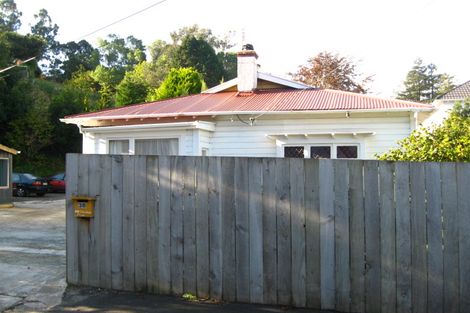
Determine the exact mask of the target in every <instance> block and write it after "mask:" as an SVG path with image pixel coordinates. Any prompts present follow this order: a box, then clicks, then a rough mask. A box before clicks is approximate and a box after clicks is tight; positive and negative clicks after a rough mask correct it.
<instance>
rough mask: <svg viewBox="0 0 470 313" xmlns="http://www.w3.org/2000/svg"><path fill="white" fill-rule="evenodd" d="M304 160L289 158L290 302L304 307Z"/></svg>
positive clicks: (305, 297)
mask: <svg viewBox="0 0 470 313" xmlns="http://www.w3.org/2000/svg"><path fill="white" fill-rule="evenodd" d="M304 171H305V170H304V162H303V161H302V160H301V159H291V160H290V182H291V185H290V203H291V205H290V210H291V237H292V248H291V249H292V261H291V262H292V282H291V284H292V304H293V305H294V306H296V307H304V306H305V304H306V302H307V296H306V292H305V275H306V274H305V227H304V225H305V206H304V205H305V203H304V197H305V196H304V192H305V188H304V184H305V177H304Z"/></svg>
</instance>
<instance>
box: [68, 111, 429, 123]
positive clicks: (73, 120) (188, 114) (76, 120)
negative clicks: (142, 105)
mask: <svg viewBox="0 0 470 313" xmlns="http://www.w3.org/2000/svg"><path fill="white" fill-rule="evenodd" d="M433 110H435V108H434V107H432V108H398V109H359V110H356V109H349V110H316V111H312V110H298V111H230V112H227V111H222V112H210V111H209V112H203V113H201V112H185V113H179V114H139V115H114V116H102V117H82V118H62V119H60V121H61V122H64V123H66V124H77V125H78V124H81V122H84V121H89V120H96V121H99V120H122V119H129V120H130V119H143V118H159V117H160V118H164V117H194V116H212V117H215V116H223V115H225V116H229V115H259V114H263V115H282V114H288V115H294V114H335V113H349V114H351V113H385V112H388V113H395V112H431V111H433ZM197 122H200V121H197ZM197 122H188V123H189V124H191V123H197ZM200 123H201V122H200ZM173 124H179V125H182V124H185V123H164V124H149V125H173ZM113 127H116V126H113ZM100 128H102V127H100Z"/></svg>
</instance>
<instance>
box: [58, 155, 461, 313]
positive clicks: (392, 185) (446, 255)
mask: <svg viewBox="0 0 470 313" xmlns="http://www.w3.org/2000/svg"><path fill="white" fill-rule="evenodd" d="M67 186H68V187H67V192H66V196H67V207H66V212H67V217H66V220H67V230H66V232H67V281H68V282H69V283H72V284H84V285H92V286H98V287H103V288H113V289H123V290H135V291H149V292H152V293H162V294H170V293H173V294H182V293H184V292H189V293H191V294H195V295H197V296H198V297H201V298H207V297H210V298H214V299H218V300H225V301H239V302H252V303H267V304H278V305H293V306H296V307H309V308H316V309H331V310H337V311H342V312H364V313H366V312H367V313H369V312H371V313H373V312H393V313H397V312H405V313H418V312H427V311H428V312H438V313H442V312H452V313H454V312H462V313H463V312H468V311H470V300H469V299H470V298H469V297H468V295H469V294H470V283H469V281H470V274H469V273H470V261H469V260H470V254H469V252H468V251H470V226H469V225H470V192H468V191H469V190H470V164H453V163H441V164H439V163H405V162H397V163H393V162H380V161H360V160H308V159H274V158H272V159H270V158H265V159H261V158H220V157H207V158H206V157H182V156H108V155H68V156H67ZM73 195H84V196H86V195H88V196H96V199H97V200H96V206H95V216H94V217H93V218H91V219H84V218H76V217H75V215H74V209H73V206H72V202H71V201H70V198H71V197H72V196H73Z"/></svg>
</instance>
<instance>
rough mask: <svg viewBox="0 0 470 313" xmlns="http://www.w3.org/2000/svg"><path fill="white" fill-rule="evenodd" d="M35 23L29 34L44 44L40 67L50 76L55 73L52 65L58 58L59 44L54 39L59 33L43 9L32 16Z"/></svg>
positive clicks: (57, 27)
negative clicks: (41, 40)
mask: <svg viewBox="0 0 470 313" xmlns="http://www.w3.org/2000/svg"><path fill="white" fill-rule="evenodd" d="M34 19H35V20H36V23H35V24H34V25H32V26H31V34H33V35H35V36H37V37H39V38H42V39H43V40H44V42H45V43H46V44H45V46H44V51H43V53H42V56H41V58H42V61H43V62H41V67H42V69H43V72H44V73H45V74H46V75H48V76H52V75H53V73H54V72H55V68H54V64H55V60H56V59H57V57H58V54H59V53H58V52H59V45H60V44H59V42H58V41H57V40H56V39H55V38H56V36H57V33H58V31H59V26H57V24H54V23H52V19H51V17H50V16H49V13H48V12H47V10H45V9H41V10H39V12H38V14H34Z"/></svg>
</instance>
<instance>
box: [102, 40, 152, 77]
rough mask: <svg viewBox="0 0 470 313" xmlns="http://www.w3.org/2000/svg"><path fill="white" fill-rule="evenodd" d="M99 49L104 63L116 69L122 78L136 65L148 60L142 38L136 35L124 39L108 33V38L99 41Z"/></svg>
mask: <svg viewBox="0 0 470 313" xmlns="http://www.w3.org/2000/svg"><path fill="white" fill-rule="evenodd" d="M99 50H100V53H101V57H102V62H103V65H104V66H106V67H109V68H113V69H114V70H116V72H117V73H119V75H120V76H121V77H120V79H122V78H123V77H124V74H125V72H126V71H131V70H132V69H133V68H134V66H136V65H137V64H139V63H141V62H142V61H145V60H146V55H145V46H144V44H143V43H142V40H140V39H137V38H135V37H134V36H129V37H127V38H125V39H124V38H121V37H119V36H117V35H114V34H111V35H108V38H107V39H102V40H100V41H99Z"/></svg>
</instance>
